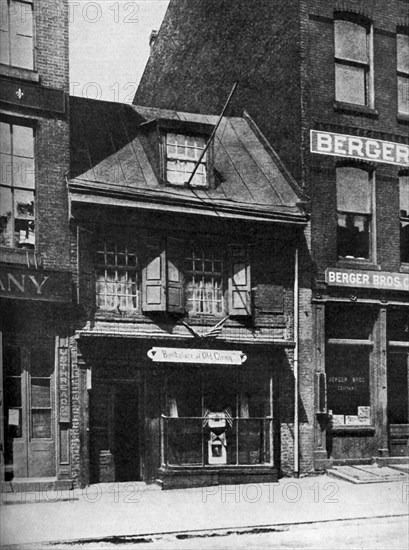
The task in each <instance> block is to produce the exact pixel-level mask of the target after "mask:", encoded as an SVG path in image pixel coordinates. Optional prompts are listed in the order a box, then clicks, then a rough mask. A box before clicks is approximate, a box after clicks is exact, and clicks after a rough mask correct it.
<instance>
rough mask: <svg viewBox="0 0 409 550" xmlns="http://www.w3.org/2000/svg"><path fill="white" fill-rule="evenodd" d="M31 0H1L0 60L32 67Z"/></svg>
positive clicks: (23, 66) (24, 67)
mask: <svg viewBox="0 0 409 550" xmlns="http://www.w3.org/2000/svg"><path fill="white" fill-rule="evenodd" d="M33 45H34V44H33V0H25V1H24V2H18V1H16V0H1V15H0V52H1V53H0V62H1V63H4V64H5V65H12V66H14V67H21V68H23V69H33V68H34V47H33Z"/></svg>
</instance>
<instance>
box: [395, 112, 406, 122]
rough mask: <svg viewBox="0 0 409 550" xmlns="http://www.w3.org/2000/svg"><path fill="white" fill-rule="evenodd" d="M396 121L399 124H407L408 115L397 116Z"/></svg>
mask: <svg viewBox="0 0 409 550" xmlns="http://www.w3.org/2000/svg"><path fill="white" fill-rule="evenodd" d="M396 120H397V122H398V123H400V124H409V114H408V115H404V114H398V116H397V117H396Z"/></svg>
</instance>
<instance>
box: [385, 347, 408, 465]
mask: <svg viewBox="0 0 409 550" xmlns="http://www.w3.org/2000/svg"><path fill="white" fill-rule="evenodd" d="M408 372H409V350H406V349H405V350H401V351H400V350H399V351H398V350H397V351H393V352H390V353H389V354H388V424H389V451H390V455H391V456H409V389H408Z"/></svg>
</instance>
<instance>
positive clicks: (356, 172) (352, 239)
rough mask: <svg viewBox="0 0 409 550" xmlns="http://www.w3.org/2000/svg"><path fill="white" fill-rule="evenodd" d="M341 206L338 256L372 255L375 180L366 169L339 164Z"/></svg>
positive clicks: (338, 201) (338, 196) (338, 200)
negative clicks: (373, 188)
mask: <svg viewBox="0 0 409 550" xmlns="http://www.w3.org/2000/svg"><path fill="white" fill-rule="evenodd" d="M336 177H337V210H338V231H337V249H338V256H340V257H343V258H358V259H370V256H371V233H372V231H371V225H372V181H371V177H370V174H369V173H368V172H367V171H366V170H361V169H359V168H355V167H352V166H343V167H338V168H337V171H336Z"/></svg>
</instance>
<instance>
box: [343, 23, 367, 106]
mask: <svg viewBox="0 0 409 550" xmlns="http://www.w3.org/2000/svg"><path fill="white" fill-rule="evenodd" d="M334 25H335V99H336V101H341V102H343V103H351V104H353V105H361V106H364V107H373V93H372V83H371V82H372V31H371V26H370V25H368V24H364V23H362V22H355V21H353V20H350V19H341V18H339V19H336V20H335V22H334Z"/></svg>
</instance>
